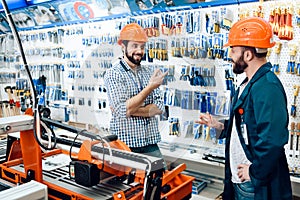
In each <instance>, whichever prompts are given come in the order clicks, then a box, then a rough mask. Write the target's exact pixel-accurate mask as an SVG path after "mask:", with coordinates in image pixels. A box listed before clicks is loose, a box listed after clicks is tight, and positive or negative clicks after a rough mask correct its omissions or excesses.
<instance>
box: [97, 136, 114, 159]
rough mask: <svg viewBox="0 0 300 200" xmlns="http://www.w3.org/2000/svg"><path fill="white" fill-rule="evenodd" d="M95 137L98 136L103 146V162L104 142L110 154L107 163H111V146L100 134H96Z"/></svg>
mask: <svg viewBox="0 0 300 200" xmlns="http://www.w3.org/2000/svg"><path fill="white" fill-rule="evenodd" d="M96 137H97V138H98V137H99V138H100V141H101V143H102V146H103V162H104V143H105V144H106V146H107V148H108V152H109V156H110V158H109V164H112V163H113V161H112V159H111V158H112V150H111V147H110V145H109V143H108V142H107V141H106V140H105V139H103V138H102V137H101V136H100V135H96ZM103 142H104V143H103Z"/></svg>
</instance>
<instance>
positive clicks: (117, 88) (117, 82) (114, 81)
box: [104, 59, 164, 147]
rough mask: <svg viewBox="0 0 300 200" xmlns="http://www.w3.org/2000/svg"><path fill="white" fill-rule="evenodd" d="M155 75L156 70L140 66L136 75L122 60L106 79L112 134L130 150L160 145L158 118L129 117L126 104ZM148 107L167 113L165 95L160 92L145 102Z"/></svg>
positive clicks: (154, 93) (107, 72) (107, 74)
mask: <svg viewBox="0 0 300 200" xmlns="http://www.w3.org/2000/svg"><path fill="white" fill-rule="evenodd" d="M152 73H153V70H152V69H150V68H149V67H146V66H138V67H137V68H136V72H134V71H133V70H132V69H131V68H130V67H129V66H128V65H127V63H126V62H125V61H124V60H122V59H120V62H118V63H116V64H115V65H113V67H112V68H110V69H108V70H107V71H106V73H105V76H104V84H105V86H106V88H107V94H108V101H109V105H110V106H111V107H112V118H111V122H110V132H111V133H112V134H116V135H117V136H118V138H119V139H120V140H122V141H123V142H125V143H126V144H127V145H128V146H129V147H143V146H147V145H150V144H156V143H158V142H160V141H161V136H160V133H159V130H158V119H157V117H135V116H129V117H127V116H126V101H127V100H128V99H130V98H131V97H133V96H135V95H137V94H138V93H139V92H140V91H141V90H142V89H143V88H145V87H146V86H147V85H148V82H149V80H150V77H151V76H152ZM148 104H156V105H157V107H158V108H159V109H160V110H163V109H164V105H163V95H162V94H161V91H160V90H159V89H156V90H154V91H153V92H152V93H151V94H150V95H149V96H148V97H147V98H146V99H145V101H144V105H148Z"/></svg>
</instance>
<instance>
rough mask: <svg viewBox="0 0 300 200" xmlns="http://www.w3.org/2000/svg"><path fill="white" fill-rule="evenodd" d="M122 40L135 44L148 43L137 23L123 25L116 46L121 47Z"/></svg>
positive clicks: (143, 31)
mask: <svg viewBox="0 0 300 200" xmlns="http://www.w3.org/2000/svg"><path fill="white" fill-rule="evenodd" d="M123 40H131V41H136V42H148V36H147V34H146V32H145V30H144V29H143V28H142V27H141V26H140V25H138V24H137V23H131V24H127V25H125V26H124V27H123V28H122V30H121V32H120V37H119V39H118V44H119V45H121V44H122V41H123Z"/></svg>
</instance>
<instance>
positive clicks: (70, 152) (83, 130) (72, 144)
mask: <svg viewBox="0 0 300 200" xmlns="http://www.w3.org/2000/svg"><path fill="white" fill-rule="evenodd" d="M85 131H87V130H85V129H82V130H81V131H77V134H76V136H75V138H74V140H73V142H72V143H71V146H70V151H69V156H70V159H71V160H72V161H75V159H74V158H72V148H73V146H74V144H75V141H76V139H77V137H78V135H80V134H81V133H83V132H85Z"/></svg>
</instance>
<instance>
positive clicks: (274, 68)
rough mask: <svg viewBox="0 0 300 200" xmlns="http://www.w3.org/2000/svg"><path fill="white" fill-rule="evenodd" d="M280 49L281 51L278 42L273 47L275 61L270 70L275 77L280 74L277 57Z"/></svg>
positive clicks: (280, 44) (280, 45)
mask: <svg viewBox="0 0 300 200" xmlns="http://www.w3.org/2000/svg"><path fill="white" fill-rule="evenodd" d="M281 49H282V43H281V42H280V41H277V42H276V44H275V47H274V53H275V61H274V64H273V66H272V69H271V70H272V71H273V72H274V73H275V74H276V75H279V74H280V65H279V55H280V53H281ZM269 50H272V49H269Z"/></svg>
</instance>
